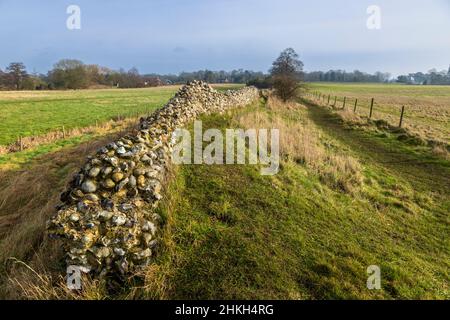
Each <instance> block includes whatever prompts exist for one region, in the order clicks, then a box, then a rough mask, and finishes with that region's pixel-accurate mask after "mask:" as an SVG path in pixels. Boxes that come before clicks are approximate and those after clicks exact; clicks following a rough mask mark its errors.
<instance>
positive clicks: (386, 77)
mask: <svg viewBox="0 0 450 320" xmlns="http://www.w3.org/2000/svg"><path fill="white" fill-rule="evenodd" d="M390 79H391V74H390V73H385V72H375V74H369V73H365V72H361V71H359V70H355V71H353V72H346V71H345V70H329V71H326V72H323V71H313V72H306V73H305V81H308V82H319V81H327V82H389V81H390Z"/></svg>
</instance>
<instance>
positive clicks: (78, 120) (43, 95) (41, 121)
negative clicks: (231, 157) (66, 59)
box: [0, 85, 236, 145]
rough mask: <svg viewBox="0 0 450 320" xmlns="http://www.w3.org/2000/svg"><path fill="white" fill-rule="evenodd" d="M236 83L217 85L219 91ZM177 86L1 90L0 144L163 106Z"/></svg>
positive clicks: (142, 112)
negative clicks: (20, 137)
mask: <svg viewBox="0 0 450 320" xmlns="http://www.w3.org/2000/svg"><path fill="white" fill-rule="evenodd" d="M234 87H236V85H219V86H216V88H218V89H219V90H224V89H229V88H234ZM178 89H179V86H167V87H156V88H145V89H95V90H73V91H70V90H68V91H3V92H2V91H0V110H1V112H0V145H7V144H9V143H13V142H15V141H17V139H18V137H19V136H22V137H27V136H37V135H41V134H45V133H48V132H51V131H56V130H62V127H63V126H64V128H65V129H67V130H68V129H72V128H81V127H87V126H91V125H94V124H95V123H96V122H97V123H102V122H105V121H107V120H110V119H112V118H115V117H117V116H121V117H127V116H132V115H136V114H148V113H151V112H153V111H154V110H155V109H157V108H158V107H161V106H163V105H164V104H165V103H166V102H167V101H168V100H169V99H170V98H171V97H172V96H173V95H174V94H175V92H176V91H177V90H178Z"/></svg>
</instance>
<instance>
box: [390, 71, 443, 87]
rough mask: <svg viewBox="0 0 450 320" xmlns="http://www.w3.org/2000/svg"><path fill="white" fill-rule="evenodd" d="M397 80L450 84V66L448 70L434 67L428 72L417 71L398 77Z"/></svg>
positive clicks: (428, 83)
mask: <svg viewBox="0 0 450 320" xmlns="http://www.w3.org/2000/svg"><path fill="white" fill-rule="evenodd" d="M397 82H399V83H406V84H423V85H450V67H449V69H448V70H443V71H437V70H436V69H432V70H430V71H428V73H422V72H416V73H410V74H408V75H401V76H398V77H397Z"/></svg>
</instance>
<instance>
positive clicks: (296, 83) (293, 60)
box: [270, 48, 303, 101]
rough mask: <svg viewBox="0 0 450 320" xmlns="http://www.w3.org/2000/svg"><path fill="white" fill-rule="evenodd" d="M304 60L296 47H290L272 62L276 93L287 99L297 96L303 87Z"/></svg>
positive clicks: (271, 72) (271, 71)
mask: <svg viewBox="0 0 450 320" xmlns="http://www.w3.org/2000/svg"><path fill="white" fill-rule="evenodd" d="M302 72H303V62H301V61H300V59H299V56H298V54H297V53H296V52H295V50H294V49H292V48H288V49H285V50H284V51H282V52H281V54H280V56H279V57H278V58H277V59H276V60H275V61H274V62H273V63H272V68H271V69H270V74H271V76H272V81H273V86H274V88H275V90H276V94H277V95H278V96H279V97H280V98H281V99H282V100H283V101H287V100H289V99H292V98H294V97H295V96H296V94H297V91H298V89H299V88H300V87H301V81H302Z"/></svg>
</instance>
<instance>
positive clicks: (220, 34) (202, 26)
mask: <svg viewBox="0 0 450 320" xmlns="http://www.w3.org/2000/svg"><path fill="white" fill-rule="evenodd" d="M72 4H73V5H78V6H79V7H80V9H81V29H79V30H69V29H68V28H67V27H66V20H67V18H68V17H69V14H67V13H66V10H67V7H68V6H69V5H72ZM370 5H377V6H379V7H380V9H381V29H380V30H370V29H368V28H367V26H366V22H367V19H368V18H369V15H368V14H367V12H366V11H367V8H368V7H369V6H370ZM286 47H293V48H294V49H295V50H296V51H297V52H299V53H300V56H301V58H302V60H303V61H304V63H305V69H306V70H328V69H331V68H333V69H345V70H349V71H351V70H354V69H359V70H362V71H367V72H374V71H377V70H380V71H386V72H391V73H393V74H395V75H397V74H400V73H407V72H413V71H428V70H429V69H431V68H436V69H438V70H442V69H447V68H448V66H449V64H450V0H428V1H424V0H394V1H393V0H370V1H367V0H341V1H335V0H310V1H306V0H146V1H144V0H127V1H125V0H96V1H93V0H71V1H65V0H58V1H54V0H53V1H52V0H40V1H32V0H30V1H25V0H0V68H2V69H4V67H5V66H6V65H7V64H8V63H9V62H11V61H23V62H24V63H25V64H26V65H27V67H28V70H29V71H36V72H46V71H47V70H48V69H50V68H51V66H52V65H53V64H54V63H55V62H56V61H57V60H59V59H61V58H75V59H80V60H82V61H83V62H85V63H97V64H100V65H104V66H108V67H111V68H114V69H118V68H120V67H123V68H125V69H129V68H131V67H133V66H135V67H137V68H138V69H139V71H140V72H141V73H151V72H156V73H177V72H180V71H192V70H197V69H205V68H208V69H212V70H231V69H237V68H244V69H253V70H259V71H267V70H268V68H269V67H270V64H271V62H272V61H273V60H274V59H275V58H276V56H277V55H278V53H279V52H280V51H281V50H282V49H284V48H286Z"/></svg>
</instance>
